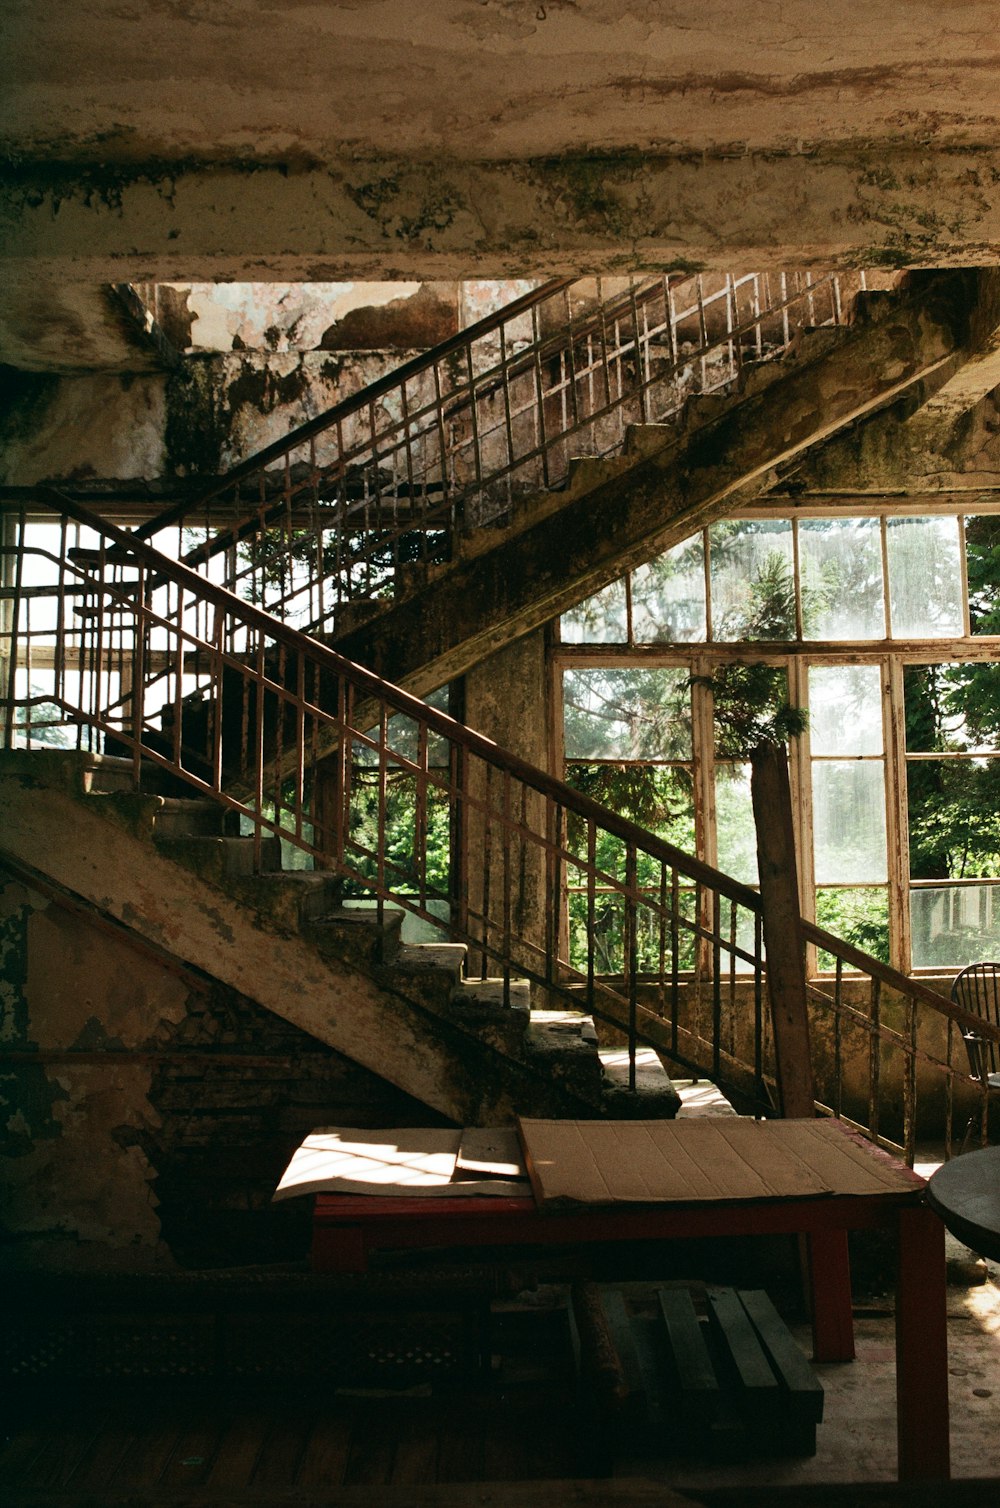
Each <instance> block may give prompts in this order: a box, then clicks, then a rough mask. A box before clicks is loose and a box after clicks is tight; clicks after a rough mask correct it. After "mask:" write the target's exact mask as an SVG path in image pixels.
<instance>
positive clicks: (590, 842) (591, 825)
mask: <svg viewBox="0 0 1000 1508" xmlns="http://www.w3.org/2000/svg"><path fill="white" fill-rule="evenodd" d="M596 935H597V823H596V822H595V820H594V818H593V817H588V818H587V1009H588V1010H593V1008H594V998H595V997H594V975H595V959H594V938H595V936H596Z"/></svg>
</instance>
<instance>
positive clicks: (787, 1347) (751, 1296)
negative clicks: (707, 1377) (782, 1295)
mask: <svg viewBox="0 0 1000 1508" xmlns="http://www.w3.org/2000/svg"><path fill="white" fill-rule="evenodd" d="M737 1296H738V1298H739V1300H740V1303H741V1304H742V1305H743V1308H744V1309H745V1310H746V1312H747V1314H748V1316H749V1318H750V1322H751V1324H752V1325H753V1327H754V1329H755V1330H756V1332H757V1336H758V1338H759V1340H760V1342H761V1345H762V1346H763V1347H764V1351H765V1352H766V1354H767V1356H768V1358H769V1360H770V1362H771V1365H772V1367H773V1368H774V1371H775V1374H776V1376H777V1377H778V1379H779V1382H780V1384H781V1386H782V1387H783V1388H784V1389H786V1390H787V1392H788V1393H789V1395H790V1397H791V1400H792V1402H793V1404H794V1406H795V1408H796V1410H797V1412H798V1413H799V1415H800V1417H802V1418H803V1419H811V1420H812V1421H813V1423H815V1424H818V1423H819V1422H820V1420H821V1419H822V1418H823V1384H822V1383H821V1382H820V1380H819V1378H818V1377H817V1376H816V1373H815V1372H814V1371H813V1369H812V1367H811V1366H810V1365H809V1362H808V1360H807V1358H806V1357H805V1355H804V1354H803V1352H802V1351H801V1349H800V1348H799V1346H798V1345H796V1343H795V1339H794V1337H793V1336H792V1335H791V1333H790V1332H789V1330H788V1327H787V1326H786V1325H785V1322H784V1320H783V1319H782V1318H781V1316H780V1314H779V1313H778V1311H777V1309H775V1307H774V1305H773V1304H772V1303H771V1300H770V1299H769V1298H768V1296H767V1294H766V1293H765V1292H764V1290H763V1289H761V1288H753V1289H749V1290H748V1289H740V1290H738V1294H737Z"/></svg>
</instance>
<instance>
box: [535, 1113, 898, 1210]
mask: <svg viewBox="0 0 1000 1508" xmlns="http://www.w3.org/2000/svg"><path fill="white" fill-rule="evenodd" d="M519 1132H520V1136H521V1144H522V1147H523V1149H524V1153H525V1162H526V1165H527V1169H528V1175H529V1177H530V1179H531V1187H532V1191H533V1193H534V1195H535V1199H536V1202H537V1203H538V1204H539V1205H547V1206H549V1207H552V1206H553V1205H556V1206H558V1205H568V1204H594V1205H600V1204H603V1205H608V1204H621V1203H642V1204H658V1203H664V1202H668V1201H670V1202H673V1201H677V1202H682V1203H691V1202H698V1201H703V1200H713V1201H718V1200H720V1199H722V1200H726V1199H732V1200H752V1199H781V1198H820V1197H823V1196H829V1195H837V1194H841V1195H845V1194H850V1195H857V1194H884V1193H887V1192H895V1193H912V1191H913V1189H914V1187H920V1186H921V1184H922V1180H920V1179H918V1178H916V1176H915V1175H914V1174H913V1173H911V1172H910V1170H909V1169H908V1168H906V1167H904V1166H903V1165H902V1164H901V1163H896V1162H894V1161H893V1160H892V1159H891V1158H889V1157H887V1156H885V1154H883V1153H880V1152H877V1151H876V1150H874V1149H873V1148H871V1147H870V1146H868V1145H867V1144H865V1143H863V1142H861V1140H860V1138H855V1137H853V1136H851V1135H850V1134H845V1132H844V1130H843V1129H842V1128H841V1126H840V1125H838V1124H836V1123H834V1122H831V1121H792V1120H789V1121H753V1120H749V1119H742V1118H736V1117H732V1118H730V1117H724V1118H723V1117H720V1118H719V1119H718V1120H712V1119H695V1118H692V1119H691V1120H681V1121H542V1120H521V1121H520V1122H519Z"/></svg>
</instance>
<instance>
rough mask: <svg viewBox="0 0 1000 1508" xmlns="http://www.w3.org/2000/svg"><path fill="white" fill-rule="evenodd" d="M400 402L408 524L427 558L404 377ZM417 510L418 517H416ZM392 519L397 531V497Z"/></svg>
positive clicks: (424, 514)
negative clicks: (418, 535)
mask: <svg viewBox="0 0 1000 1508" xmlns="http://www.w3.org/2000/svg"><path fill="white" fill-rule="evenodd" d="M399 394H400V402H401V404H402V414H403V450H404V455H405V457H406V487H407V492H408V494H409V497H408V501H407V507H408V508H409V512H410V518H409V522H410V524H411V525H412V526H413V527H414V528H416V529H417V530H418V532H419V534H420V554H421V556H422V557H423V559H425V560H426V558H427V528H426V500H425V499H424V498H423V497H422V498H421V503H420V507H419V509H418V507H417V489H416V485H415V483H414V479H413V441H412V438H411V435H410V405H409V402H408V400H407V397H406V378H405V377H404V378H403V381H402V382H401V383H400V384H399ZM418 512H419V515H420V517H419V518H418V517H417V514H418ZM393 520H394V523H395V525H396V531H395V532H397V533H398V528H399V497H398V488H397V495H396V496H395V497H394V499H393Z"/></svg>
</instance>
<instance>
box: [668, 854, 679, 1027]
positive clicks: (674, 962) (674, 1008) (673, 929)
mask: <svg viewBox="0 0 1000 1508" xmlns="http://www.w3.org/2000/svg"><path fill="white" fill-rule="evenodd" d="M680 914H681V887H680V875H679V874H678V872H677V869H676V868H675V867H673V866H672V867H671V870H670V1047H671V1051H672V1052H675V1053H676V1051H677V1041H678V1019H679V1017H680V1009H681V979H680V973H681V961H680V951H681V922H680Z"/></svg>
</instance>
